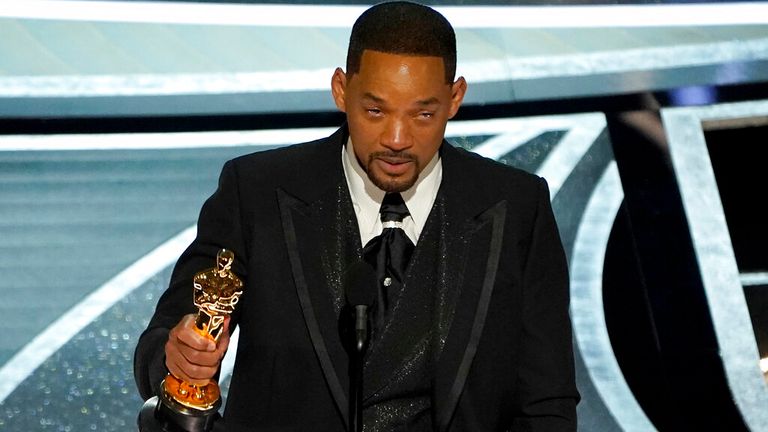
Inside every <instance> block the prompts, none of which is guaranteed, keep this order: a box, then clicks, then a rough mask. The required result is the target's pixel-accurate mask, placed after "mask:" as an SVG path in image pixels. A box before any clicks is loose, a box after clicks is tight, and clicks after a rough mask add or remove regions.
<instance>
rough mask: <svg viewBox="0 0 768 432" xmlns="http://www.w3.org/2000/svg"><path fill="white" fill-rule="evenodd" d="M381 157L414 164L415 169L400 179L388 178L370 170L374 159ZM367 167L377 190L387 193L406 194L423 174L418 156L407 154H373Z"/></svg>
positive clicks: (370, 178) (367, 171) (369, 156)
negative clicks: (420, 174)
mask: <svg viewBox="0 0 768 432" xmlns="http://www.w3.org/2000/svg"><path fill="white" fill-rule="evenodd" d="M381 157H385V158H386V157H390V158H398V159H402V160H404V161H408V162H410V163H413V165H414V169H413V170H411V171H409V172H408V173H406V174H405V175H403V176H398V177H392V176H388V175H386V174H385V173H383V172H380V171H375V170H372V169H370V167H371V165H372V163H373V161H374V159H378V158H381ZM366 167H367V168H366V170H365V172H366V174H367V175H368V179H369V180H371V183H373V184H374V185H376V187H377V188H379V189H381V190H383V191H384V192H387V193H393V192H404V191H406V190H408V189H410V188H411V187H412V186H413V185H414V184H416V180H418V179H419V173H420V172H421V166H420V164H419V160H418V159H417V158H416V156H414V155H412V154H411V153H407V152H374V153H371V154H370V155H368V164H367V165H366Z"/></svg>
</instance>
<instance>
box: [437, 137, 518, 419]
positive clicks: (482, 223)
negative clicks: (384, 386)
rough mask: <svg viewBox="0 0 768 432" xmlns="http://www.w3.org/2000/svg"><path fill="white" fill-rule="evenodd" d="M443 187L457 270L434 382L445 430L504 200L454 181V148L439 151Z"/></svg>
mask: <svg viewBox="0 0 768 432" xmlns="http://www.w3.org/2000/svg"><path fill="white" fill-rule="evenodd" d="M442 156H443V169H444V173H443V187H445V190H446V196H447V206H446V211H447V214H448V217H447V219H448V224H449V226H452V227H453V228H452V230H453V232H454V233H455V236H454V238H453V240H452V241H451V243H450V244H451V248H452V249H451V250H449V252H450V253H449V254H448V259H451V260H453V262H451V264H450V265H451V266H455V267H454V268H456V269H458V275H457V278H456V280H457V284H458V287H457V289H458V290H459V298H458V301H457V303H456V309H455V312H454V314H453V319H452V321H451V325H450V330H449V332H448V336H447V338H446V342H445V346H444V348H443V351H442V354H441V356H440V359H439V361H438V363H437V368H436V373H435V383H434V388H433V391H434V399H433V401H434V406H433V408H434V410H435V411H434V412H435V425H436V426H437V430H438V431H441V432H443V431H446V430H447V429H448V427H449V425H450V423H451V419H452V418H453V414H454V412H455V410H456V405H457V403H458V401H459V397H460V396H461V393H462V391H463V389H464V385H465V383H466V380H467V376H468V374H469V369H470V366H471V365H472V361H473V360H474V357H475V353H476V352H477V346H478V343H479V341H480V337H481V335H482V333H483V327H484V325H485V321H486V317H487V315H488V307H489V304H490V300H491V294H492V293H493V287H494V284H495V282H496V274H497V270H498V266H499V258H500V255H501V248H502V240H503V238H504V224H505V219H506V210H507V203H506V201H499V202H488V201H486V202H482V201H480V199H479V198H478V195H480V194H477V193H475V191H472V190H471V188H470V187H468V186H466V185H464V184H460V179H461V178H466V176H471V175H482V173H474V174H473V173H466V172H465V171H466V170H465V169H464V167H463V166H462V165H461V163H460V156H459V155H458V153H457V150H456V149H453V148H448V149H444V150H443V153H442Z"/></svg>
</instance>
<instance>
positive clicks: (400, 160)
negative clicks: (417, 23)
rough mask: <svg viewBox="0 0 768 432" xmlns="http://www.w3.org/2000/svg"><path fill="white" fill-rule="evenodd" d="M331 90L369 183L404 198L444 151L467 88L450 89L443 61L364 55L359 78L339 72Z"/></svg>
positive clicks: (457, 84)
mask: <svg viewBox="0 0 768 432" xmlns="http://www.w3.org/2000/svg"><path fill="white" fill-rule="evenodd" d="M332 90H333V96H334V100H335V102H336V106H337V107H338V108H339V109H340V110H341V111H343V112H345V113H346V114H347V123H348V125H349V134H350V137H351V138H352V144H353V146H354V151H355V156H357V160H358V161H359V162H360V165H361V166H362V167H363V169H365V171H366V173H367V174H368V177H369V178H370V179H371V181H372V182H373V183H374V184H375V185H376V186H378V187H379V188H380V189H382V190H385V191H387V192H402V191H404V190H407V189H409V188H410V187H411V186H413V184H414V183H415V182H416V179H418V177H419V174H420V173H421V171H422V170H423V169H424V167H425V166H426V164H427V163H429V161H430V160H431V159H432V157H433V156H434V155H435V153H437V150H438V149H439V148H440V144H441V143H442V141H443V134H444V133H445V125H446V123H447V122H448V119H450V118H452V117H453V116H454V115H456V112H457V111H458V109H459V105H461V101H462V99H463V97H464V92H465V91H466V82H465V81H464V79H463V78H459V79H458V80H457V81H456V82H455V83H454V84H452V85H451V84H446V82H445V69H444V65H443V59H442V58H440V57H425V56H409V55H400V54H387V53H382V52H378V51H371V50H366V51H364V52H363V56H362V59H361V62H360V71H359V72H358V73H356V74H353V75H345V74H344V72H342V71H341V69H337V70H336V72H335V73H334V76H333V80H332Z"/></svg>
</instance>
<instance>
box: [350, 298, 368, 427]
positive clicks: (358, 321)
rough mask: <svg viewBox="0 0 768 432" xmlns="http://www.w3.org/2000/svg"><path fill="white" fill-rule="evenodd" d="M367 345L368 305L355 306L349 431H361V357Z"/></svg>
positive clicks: (363, 355) (362, 357)
mask: <svg viewBox="0 0 768 432" xmlns="http://www.w3.org/2000/svg"><path fill="white" fill-rule="evenodd" d="M367 347H368V306H366V305H356V306H355V345H354V347H353V350H352V355H351V356H350V357H351V360H352V361H351V362H350V365H349V368H350V381H349V386H350V390H351V391H350V392H349V393H350V398H349V431H350V432H363V359H364V357H365V350H366V348H367Z"/></svg>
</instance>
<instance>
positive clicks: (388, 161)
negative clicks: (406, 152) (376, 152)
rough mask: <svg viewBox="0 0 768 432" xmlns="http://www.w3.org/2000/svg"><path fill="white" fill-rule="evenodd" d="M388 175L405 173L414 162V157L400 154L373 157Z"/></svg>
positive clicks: (394, 175)
mask: <svg viewBox="0 0 768 432" xmlns="http://www.w3.org/2000/svg"><path fill="white" fill-rule="evenodd" d="M373 162H374V163H376V164H377V165H378V166H379V167H380V168H381V169H382V171H384V172H385V173H386V174H387V175H390V176H393V177H396V176H400V175H403V174H405V172H406V171H408V170H409V169H410V168H411V166H412V165H413V163H414V160H413V159H412V158H408V157H399V156H378V157H376V158H374V159H373Z"/></svg>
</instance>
